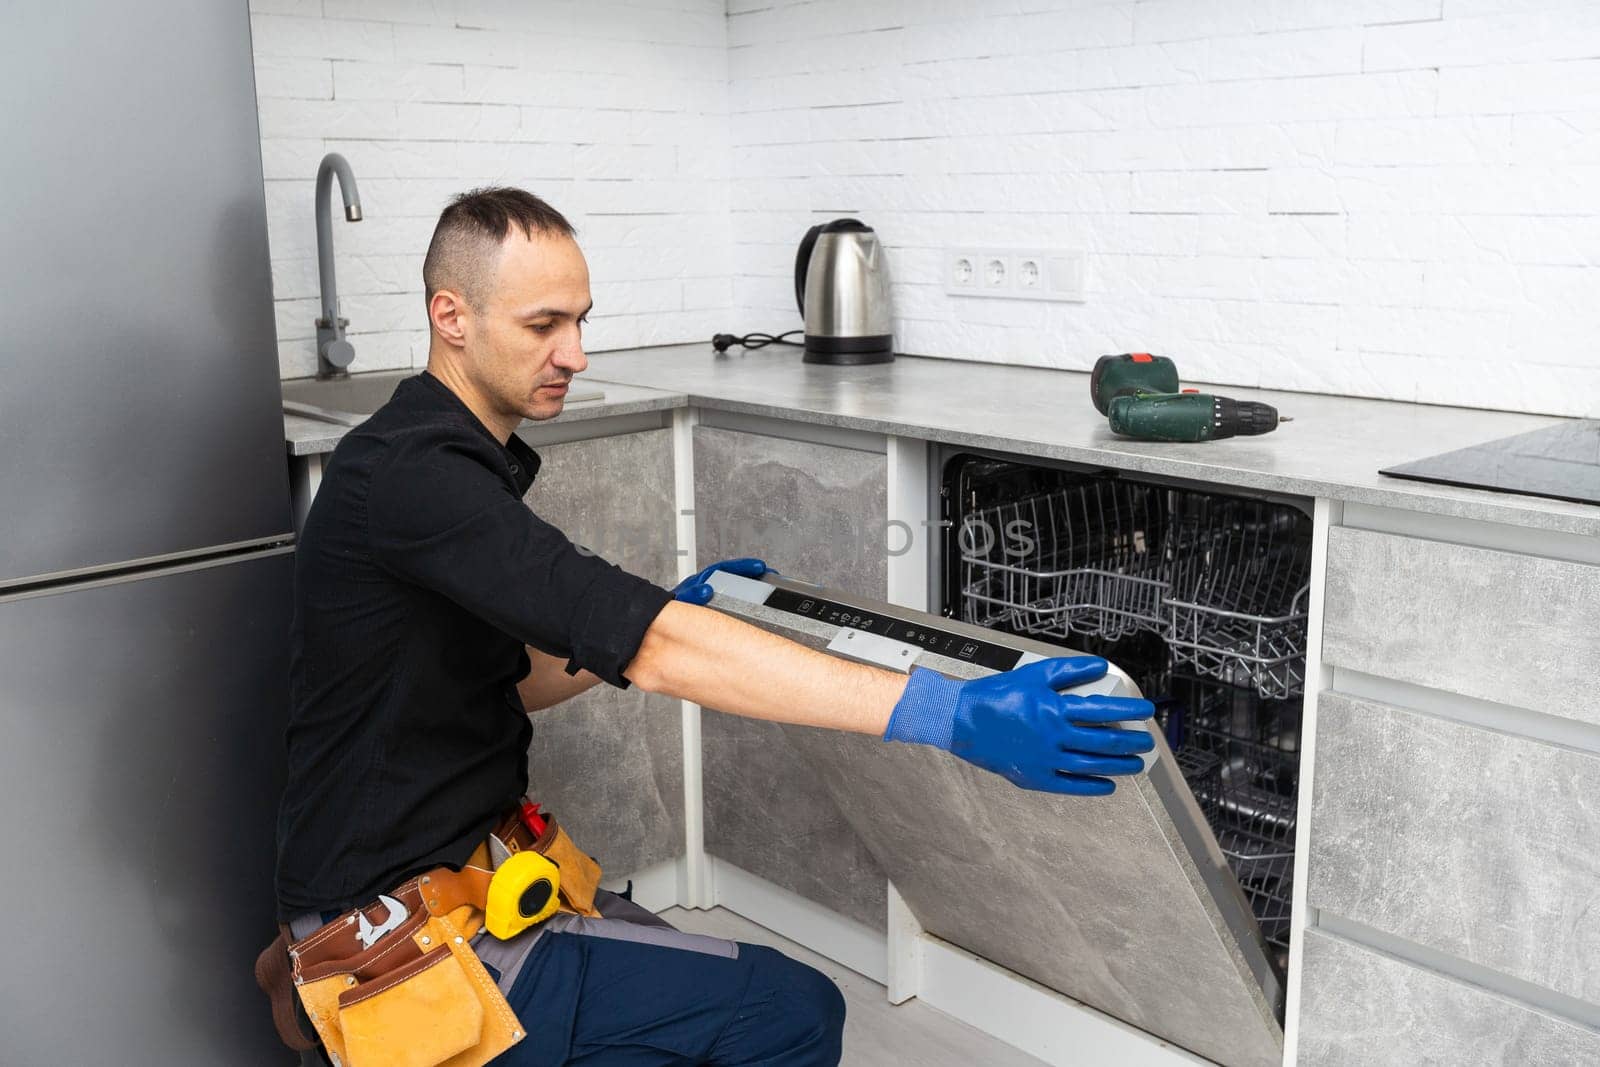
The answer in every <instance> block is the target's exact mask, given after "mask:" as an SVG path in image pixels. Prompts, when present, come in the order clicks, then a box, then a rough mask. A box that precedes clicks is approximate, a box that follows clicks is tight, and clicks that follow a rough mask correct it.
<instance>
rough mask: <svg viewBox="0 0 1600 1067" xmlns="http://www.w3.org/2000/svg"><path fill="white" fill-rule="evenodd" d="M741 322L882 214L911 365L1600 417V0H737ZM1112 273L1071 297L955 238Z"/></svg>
mask: <svg viewBox="0 0 1600 1067" xmlns="http://www.w3.org/2000/svg"><path fill="white" fill-rule="evenodd" d="M727 36H728V45H729V50H728V72H729V86H730V97H729V107H730V115H729V128H730V136H731V141H732V152H733V161H734V169H735V172H736V173H737V175H738V178H737V179H736V180H735V182H734V185H733V188H732V190H731V204H732V233H733V242H734V243H733V287H732V288H733V299H734V302H735V306H736V307H737V308H738V312H737V316H736V318H735V322H734V325H735V326H737V328H738V329H740V330H741V331H743V330H747V329H773V330H777V329H787V328H792V327H794V326H797V325H798V316H797V315H796V313H795V308H794V303H793V296H792V288H791V273H790V272H791V268H792V262H793V258H792V257H793V248H794V245H795V243H796V242H797V240H798V239H799V237H800V235H801V233H802V232H803V231H804V229H805V227H806V226H807V225H809V224H810V223H811V222H813V221H820V220H823V219H826V218H831V217H836V216H839V215H845V214H854V215H859V216H860V217H862V218H863V219H865V220H866V221H867V222H868V223H870V224H871V225H873V226H874V227H876V228H877V229H878V231H879V232H880V234H881V235H882V237H883V238H884V240H885V242H886V244H887V245H888V247H889V251H890V257H891V262H892V267H893V273H894V277H895V286H894V296H895V301H896V313H897V331H898V334H899V342H900V346H901V347H902V349H904V350H906V351H910V352H917V353H922V354H926V355H935V356H948V357H954V358H963V359H980V360H995V361H1007V362H1021V363H1035V364H1046V365H1050V366H1058V367H1069V368H1086V367H1088V366H1089V365H1091V364H1092V362H1093V360H1094V358H1095V357H1096V356H1097V355H1099V354H1100V353H1102V352H1121V351H1127V350H1130V349H1153V350H1155V351H1160V352H1165V353H1168V354H1171V355H1172V356H1174V357H1175V358H1177V359H1178V361H1179V365H1180V367H1181V368H1182V369H1183V371H1184V373H1185V377H1186V378H1189V379H1192V380H1209V381H1215V382H1221V383H1227V384H1238V385H1251V386H1255V385H1259V386H1268V387H1279V388H1289V389H1306V390H1315V391H1319V392H1335V393H1347V394H1354V395H1364V396H1379V397H1390V398H1397V399H1405V400H1423V401H1430V402H1439V403H1452V404H1464V405H1469V406H1479V407H1494V408H1511V409H1518V410H1526V411H1537V412H1548V413H1552V414H1570V415H1597V416H1600V345H1597V344H1596V343H1595V340H1594V339H1595V338H1596V337H1597V336H1600V269H1597V268H1600V58H1596V57H1600V4H1596V3H1594V2H1593V0H1587V2H1585V0H1121V2H1104V0H1100V2H1096V0H1088V2H1074V0H1053V2H1052V0H1038V2H1024V0H920V2H919V0H730V2H729V4H728V18H727ZM984 245H994V246H1006V245H1024V246H1034V247H1037V246H1039V245H1060V246H1067V247H1082V248H1085V249H1087V250H1088V252H1089V284H1090V294H1089V300H1088V302H1087V303H1085V304H1082V305H1031V304H1017V303H1012V302H1006V301H984V300H981V299H970V298H954V297H950V296H947V295H946V294H945V293H944V291H943V288H942V286H941V284H940V279H941V276H942V275H941V270H940V267H941V263H940V256H939V250H940V249H942V248H944V247H946V246H965V247H971V246H978V247H982V246H984Z"/></svg>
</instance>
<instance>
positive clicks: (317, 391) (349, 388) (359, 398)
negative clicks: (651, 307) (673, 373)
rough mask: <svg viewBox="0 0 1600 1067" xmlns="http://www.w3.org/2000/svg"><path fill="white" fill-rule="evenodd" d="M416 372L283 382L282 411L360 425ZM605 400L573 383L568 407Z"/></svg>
mask: <svg viewBox="0 0 1600 1067" xmlns="http://www.w3.org/2000/svg"><path fill="white" fill-rule="evenodd" d="M415 373H416V371H411V370H392V371H372V372H370V373H367V374H352V375H350V377H348V378H334V379H329V380H327V381H319V380H318V379H316V378H289V379H286V380H285V381H284V382H283V383H282V384H283V410H284V412H285V413H286V414H290V415H299V416H300V417H302V418H307V419H315V420H317V421H318V422H327V423H332V424H333V425H335V426H357V425H359V424H361V423H363V422H365V421H366V419H367V416H368V415H371V414H372V413H373V412H374V411H377V410H378V409H379V408H380V407H382V406H383V405H384V404H385V403H386V402H387V401H388V399H389V398H390V397H391V396H393V395H394V388H395V386H397V385H399V384H400V383H401V382H402V381H404V380H405V379H407V378H409V377H411V376H412V375H414V374H415ZM604 397H605V393H604V392H603V391H602V390H600V389H598V388H596V387H594V386H592V385H580V384H578V383H577V382H574V383H573V385H572V388H571V389H570V390H569V391H568V393H567V404H568V405H571V404H582V403H585V402H589V401H595V400H600V399H603V398H604Z"/></svg>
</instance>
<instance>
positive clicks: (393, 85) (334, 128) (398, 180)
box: [250, 0, 734, 377]
mask: <svg viewBox="0 0 1600 1067" xmlns="http://www.w3.org/2000/svg"><path fill="white" fill-rule="evenodd" d="M250 11H251V24H252V27H253V33H254V42H255V56H256V93H257V96H258V98H259V101H260V119H261V146H262V157H263V166H264V170H265V174H266V185H267V222H268V228H269V237H270V240H271V246H272V276H273V288H274V291H275V296H276V299H277V323H278V358H279V366H280V370H281V373H282V374H283V376H284V377H298V376H302V375H307V374H312V373H315V370H316V348H315V341H314V338H315V332H316V330H315V326H314V325H313V320H314V319H315V318H316V317H317V314H318V295H317V260H316V236H315V227H314V224H313V217H314V216H313V202H312V193H313V190H314V188H315V178H316V170H317V164H318V162H319V161H320V160H321V159H322V156H323V154H324V153H325V152H331V151H337V152H341V153H343V154H344V156H345V158H347V159H348V160H349V161H350V166H351V169H352V170H353V171H354V172H355V177H356V184H357V186H358V187H359V189H360V191H361V201H362V207H363V209H364V213H365V219H364V220H363V221H362V222H360V223H356V224H351V223H348V222H345V221H344V218H343V214H342V211H341V210H340V208H339V206H338V200H337V193H335V198H336V199H335V207H334V212H333V216H334V249H335V253H336V260H337V270H338V281H339V294H340V304H341V307H342V310H343V313H344V315H345V317H347V318H348V319H349V320H350V327H349V338H350V341H351V342H352V343H353V344H354V345H355V348H356V364H355V369H357V370H378V369H386V368H402V367H420V366H422V365H423V363H425V362H426V359H427V351H428V331H427V324H426V323H427V320H426V315H425V312H424V309H423V300H422V256H423V253H424V252H425V251H426V250H427V242H428V238H429V236H430V235H431V234H432V232H433V225H434V222H435V221H436V220H437V218H438V215H439V211H440V210H441V209H442V208H443V207H444V204H445V202H446V201H447V200H448V199H449V197H451V196H452V195H454V194H455V193H458V192H461V191H463V190H466V189H469V188H471V187H473V186H476V185H485V184H490V183H509V184H513V185H520V186H522V187H524V188H527V189H529V190H531V191H533V192H535V193H538V194H539V195H541V196H543V197H545V198H546V199H548V200H549V201H550V202H551V203H553V204H554V205H555V206H556V207H557V208H559V209H560V210H561V211H562V212H563V213H564V214H566V216H567V217H568V218H570V219H571V220H572V222H573V224H574V225H576V226H577V228H578V237H579V241H580V243H581V244H582V245H583V248H584V251H585V252H586V253H587V255H588V258H589V263H590V269H591V276H592V277H591V282H592V288H593V292H594V298H595V310H594V314H593V316H592V318H591V325H590V326H589V328H588V330H587V331H586V338H587V340H588V343H589V347H590V348H591V349H592V350H595V351H600V350H603V349H608V348H626V347H631V346H634V345H644V344H659V343H669V342H678V341H690V340H702V339H709V338H710V336H711V335H712V334H713V333H715V332H716V331H718V330H720V329H724V328H725V327H726V326H727V323H728V321H729V319H730V317H731V312H730V308H731V306H732V300H733V292H734V290H733V285H732V280H731V279H732V274H733V270H732V237H731V230H730V216H729V210H728V208H729V179H728V173H729V158H730V157H729V125H728V108H727V93H728V75H727V60H728V52H727V37H726V25H727V20H726V14H725V11H724V8H723V4H722V2H721V0H586V2H582V3H579V2H576V0H566V2H555V0H540V2H519V0H250Z"/></svg>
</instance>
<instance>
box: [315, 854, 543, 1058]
mask: <svg viewBox="0 0 1600 1067" xmlns="http://www.w3.org/2000/svg"><path fill="white" fill-rule="evenodd" d="M393 895H394V897H395V899H397V900H399V901H400V902H401V903H403V904H405V905H406V908H407V911H408V912H409V913H410V914H409V915H408V917H407V918H406V920H405V921H404V922H403V923H401V924H400V925H399V926H398V927H396V928H395V929H394V930H391V931H390V932H389V933H387V934H386V935H384V936H383V938H382V939H381V940H379V941H378V942H377V943H376V944H374V945H373V946H372V947H371V948H363V947H362V945H361V942H360V940H359V939H358V938H357V936H356V930H357V923H356V919H355V915H356V913H355V912H351V913H350V914H349V915H345V916H340V917H339V918H338V919H335V920H334V921H333V922H331V923H329V924H327V925H326V926H323V927H322V928H321V929H319V930H317V931H316V932H315V933H313V934H311V935H310V936H308V937H306V938H304V939H303V940H301V941H297V942H295V943H294V944H292V945H290V946H289V952H290V960H291V963H292V965H293V971H294V981H295V988H296V990H297V991H298V992H299V994H300V1000H301V1003H303V1004H304V1005H305V1009H306V1014H307V1015H308V1016H310V1018H311V1024H312V1025H313V1026H314V1027H316V1030H317V1035H318V1036H319V1037H320V1038H321V1039H322V1043H323V1046H324V1047H325V1048H326V1049H327V1051H328V1052H329V1054H330V1056H336V1057H337V1059H336V1060H335V1061H334V1062H335V1063H338V1064H340V1065H342V1067H437V1065H441V1064H444V1065H448V1067H480V1065H482V1064H485V1063H488V1062H489V1061H490V1060H492V1059H494V1058H495V1057H496V1056H498V1055H500V1053H502V1052H504V1051H505V1050H506V1049H508V1048H510V1047H511V1046H512V1045H515V1044H516V1043H517V1042H518V1041H521V1040H522V1038H523V1036H524V1034H525V1031H524V1030H523V1027H522V1025H521V1023H519V1022H518V1021H517V1017H516V1015H515V1014H514V1013H513V1012H512V1011H511V1006H510V1005H509V1004H508V1003H507V1002H506V998H505V996H504V995H503V994H502V993H501V992H500V990H499V989H498V988H497V987H496V985H495V982H494V979H493V978H491V977H490V976H489V972H488V971H487V970H485V969H484V966H483V964H482V963H481V962H480V961H479V960H478V957H477V954H476V953H474V952H473V951H472V949H471V947H470V946H469V944H468V942H469V941H470V939H471V931H472V930H473V929H475V924H474V925H473V926H470V927H469V926H465V925H458V924H462V923H465V922H466V913H467V912H470V909H461V910H458V911H453V912H451V913H449V914H435V913H433V912H431V911H430V910H429V909H428V908H427V907H426V906H424V904H423V900H422V893H421V890H420V889H419V887H418V884H417V882H416V881H415V880H413V881H411V882H407V883H406V884H405V885H403V886H401V887H400V888H399V889H397V890H396V891H395V893H394V894H393ZM367 911H368V918H369V920H371V921H372V922H373V923H379V922H381V921H382V920H383V918H384V912H385V909H384V907H383V906H382V905H381V904H380V905H375V906H374V907H372V908H370V909H367Z"/></svg>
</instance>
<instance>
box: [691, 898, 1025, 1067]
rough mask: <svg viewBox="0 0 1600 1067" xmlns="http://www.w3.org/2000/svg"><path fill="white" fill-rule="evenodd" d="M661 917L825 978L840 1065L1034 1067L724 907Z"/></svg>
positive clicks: (1012, 1050) (1022, 1057) (1020, 1056)
mask: <svg viewBox="0 0 1600 1067" xmlns="http://www.w3.org/2000/svg"><path fill="white" fill-rule="evenodd" d="M661 917H662V918H663V919H665V920H667V921H668V922H669V923H671V924H672V925H673V926H676V927H677V928H678V929H680V930H687V931H691V932H693V933H697V934H710V935H712V936H713V937H725V938H728V939H729V940H733V941H747V942H750V943H751V944H758V945H771V946H772V947H773V948H775V949H778V950H779V951H781V952H783V953H784V954H785V955H787V956H790V957H792V958H794V959H797V960H800V961H801V962H803V963H808V964H810V965H811V966H813V967H815V968H816V969H817V970H819V971H821V972H822V973H823V974H825V975H827V976H828V977H829V978H832V979H833V980H834V982H835V983H837V984H838V986H839V990H840V992H842V993H844V999H845V1005H846V1014H845V1021H844V1059H843V1061H842V1062H843V1064H844V1067H882V1065H885V1064H900V1063H905V1064H916V1065H917V1067H972V1065H974V1064H981V1065H983V1067H1040V1065H1041V1064H1043V1062H1044V1061H1043V1060H1038V1059H1035V1058H1034V1057H1032V1056H1029V1055H1028V1054H1027V1053H1025V1052H1022V1051H1021V1050H1019V1049H1016V1048H1013V1047H1012V1046H1010V1045H1007V1044H1005V1043H1004V1042H1002V1041H997V1040H995V1039H994V1038H992V1037H990V1036H989V1035H987V1034H985V1033H982V1032H981V1031H979V1030H974V1029H973V1028H972V1027H970V1026H968V1025H967V1024H966V1023H963V1022H960V1021H958V1020H956V1019H952V1018H951V1017H950V1016H948V1015H946V1014H945V1013H944V1012H942V1011H938V1010H936V1009H934V1008H930V1007H928V1006H927V1005H926V1004H923V1003H922V1002H921V1001H918V1000H914V999H913V1000H909V1001H907V1002H906V1003H904V1004H900V1005H894V1004H890V1003H889V1001H888V1000H887V999H886V995H885V990H884V987H883V986H881V985H879V984H878V983H877V982H874V981H873V980H872V979H870V978H864V977H862V976H861V975H859V974H857V973H856V972H854V971H852V970H850V969H849V968H848V967H844V966H841V965H840V964H837V963H835V962H833V961H832V960H830V959H827V958H825V957H822V956H819V955H817V954H816V953H815V952H812V951H811V950H810V949H807V948H803V947H801V946H800V945H797V944H795V943H794V942H793V941H790V940H788V939H786V938H783V937H779V936H778V935H777V934H775V933H773V932H772V931H771V930H768V929H767V928H766V927H764V926H757V925H756V924H755V923H753V922H751V921H750V920H749V919H746V918H744V917H743V916H740V915H735V914H734V913H733V912H731V911H728V910H726V909H724V908H712V909H711V910H709V911H690V910H687V909H684V908H668V909H667V910H666V911H663V912H662V913H661Z"/></svg>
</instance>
